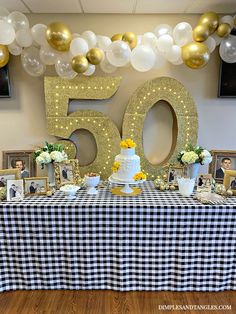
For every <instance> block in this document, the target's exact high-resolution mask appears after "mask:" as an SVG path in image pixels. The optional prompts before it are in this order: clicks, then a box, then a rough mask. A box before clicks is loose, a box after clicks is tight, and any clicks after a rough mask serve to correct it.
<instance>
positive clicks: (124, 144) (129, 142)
mask: <svg viewBox="0 0 236 314" xmlns="http://www.w3.org/2000/svg"><path fill="white" fill-rule="evenodd" d="M120 147H121V148H135V147H136V143H135V142H134V141H133V140H131V138H127V139H126V140H123V141H121V143H120Z"/></svg>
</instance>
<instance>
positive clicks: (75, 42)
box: [70, 37, 89, 56]
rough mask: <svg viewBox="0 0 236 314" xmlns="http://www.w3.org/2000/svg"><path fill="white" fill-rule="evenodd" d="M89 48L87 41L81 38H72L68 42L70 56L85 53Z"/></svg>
mask: <svg viewBox="0 0 236 314" xmlns="http://www.w3.org/2000/svg"><path fill="white" fill-rule="evenodd" d="M88 50H89V47H88V44H87V41H86V40H85V39H83V38H80V37H79V38H74V39H72V41H71V43H70V52H71V54H72V56H78V55H85V54H86V53H87V52H88Z"/></svg>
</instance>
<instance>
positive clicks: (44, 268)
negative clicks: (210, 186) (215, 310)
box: [0, 182, 236, 291]
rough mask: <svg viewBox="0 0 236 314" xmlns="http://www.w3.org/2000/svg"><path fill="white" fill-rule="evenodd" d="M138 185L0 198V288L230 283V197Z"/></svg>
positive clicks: (234, 218)
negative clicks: (214, 200) (204, 200)
mask: <svg viewBox="0 0 236 314" xmlns="http://www.w3.org/2000/svg"><path fill="white" fill-rule="evenodd" d="M142 189H143V193H142V194H141V195H140V196H137V197H119V196H114V195H111V193H110V191H109V188H104V189H101V190H99V194H98V195H97V196H88V195H86V192H85V191H84V190H80V191H79V192H78V196H77V199H76V200H74V201H68V200H66V199H65V197H64V195H63V194H62V193H61V192H57V193H56V195H55V196H53V197H52V198H47V197H46V196H34V197H28V198H26V199H25V200H24V201H22V202H16V203H12V202H2V203H0V291H7V290H15V289H114V290H120V291H130V290H174V291H188V290H196V291H221V290H229V289H236V198H230V199H229V200H228V201H227V204H225V205H220V206H217V205H215V206H207V205H201V204H200V203H198V202H197V201H195V200H193V199H192V198H183V197H180V195H179V193H178V192H177V191H174V192H167V191H166V192H160V191H157V190H155V188H154V186H153V183H151V182H146V183H144V184H143V185H142Z"/></svg>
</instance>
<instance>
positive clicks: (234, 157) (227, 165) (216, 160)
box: [209, 150, 236, 183]
mask: <svg viewBox="0 0 236 314" xmlns="http://www.w3.org/2000/svg"><path fill="white" fill-rule="evenodd" d="M211 154H212V162H211V163H210V164H209V173H211V174H212V177H213V178H214V179H215V180H216V182H219V183H223V181H224V176H225V172H226V171H229V170H236V151H232V150H226V151H224V150H212V151H211Z"/></svg>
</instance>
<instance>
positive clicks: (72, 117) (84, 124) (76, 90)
mask: <svg viewBox="0 0 236 314" xmlns="http://www.w3.org/2000/svg"><path fill="white" fill-rule="evenodd" d="M120 81H121V78H120V77H89V78H83V77H77V78H75V79H73V80H70V81H67V80H64V79H62V78H59V77H45V79H44V89H45V100H46V115H47V128H48V132H49V134H51V135H54V136H57V137H60V138H63V140H66V139H69V138H70V136H71V134H72V133H73V132H74V131H75V130H77V129H86V130H88V131H90V132H91V133H92V135H93V136H94V138H95V140H96V144H97V156H96V158H95V160H94V161H93V162H92V163H91V164H90V165H88V166H83V167H80V173H81V175H84V174H85V173H87V172H97V173H99V174H100V176H101V178H102V179H104V178H108V177H109V176H110V175H111V167H112V165H113V160H114V156H115V155H117V154H118V153H119V143H120V140H121V138H120V134H119V131H118V129H117V127H116V125H115V124H114V123H113V122H112V121H111V120H110V119H109V117H107V116H106V115H104V114H103V113H101V112H98V111H94V110H79V111H77V112H73V113H71V114H69V115H68V114H67V111H68V104H69V99H108V98H110V97H111V96H112V95H113V94H114V93H115V92H116V91H117V89H118V87H119V85H120ZM60 142H61V141H60ZM71 143H72V142H70V141H68V142H67V144H68V150H70V151H71V155H70V157H71V156H73V157H75V146H73V144H71ZM67 144H66V145H67ZM66 145H65V151H66V152H67V146H66ZM73 154H74V155H73Z"/></svg>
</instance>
